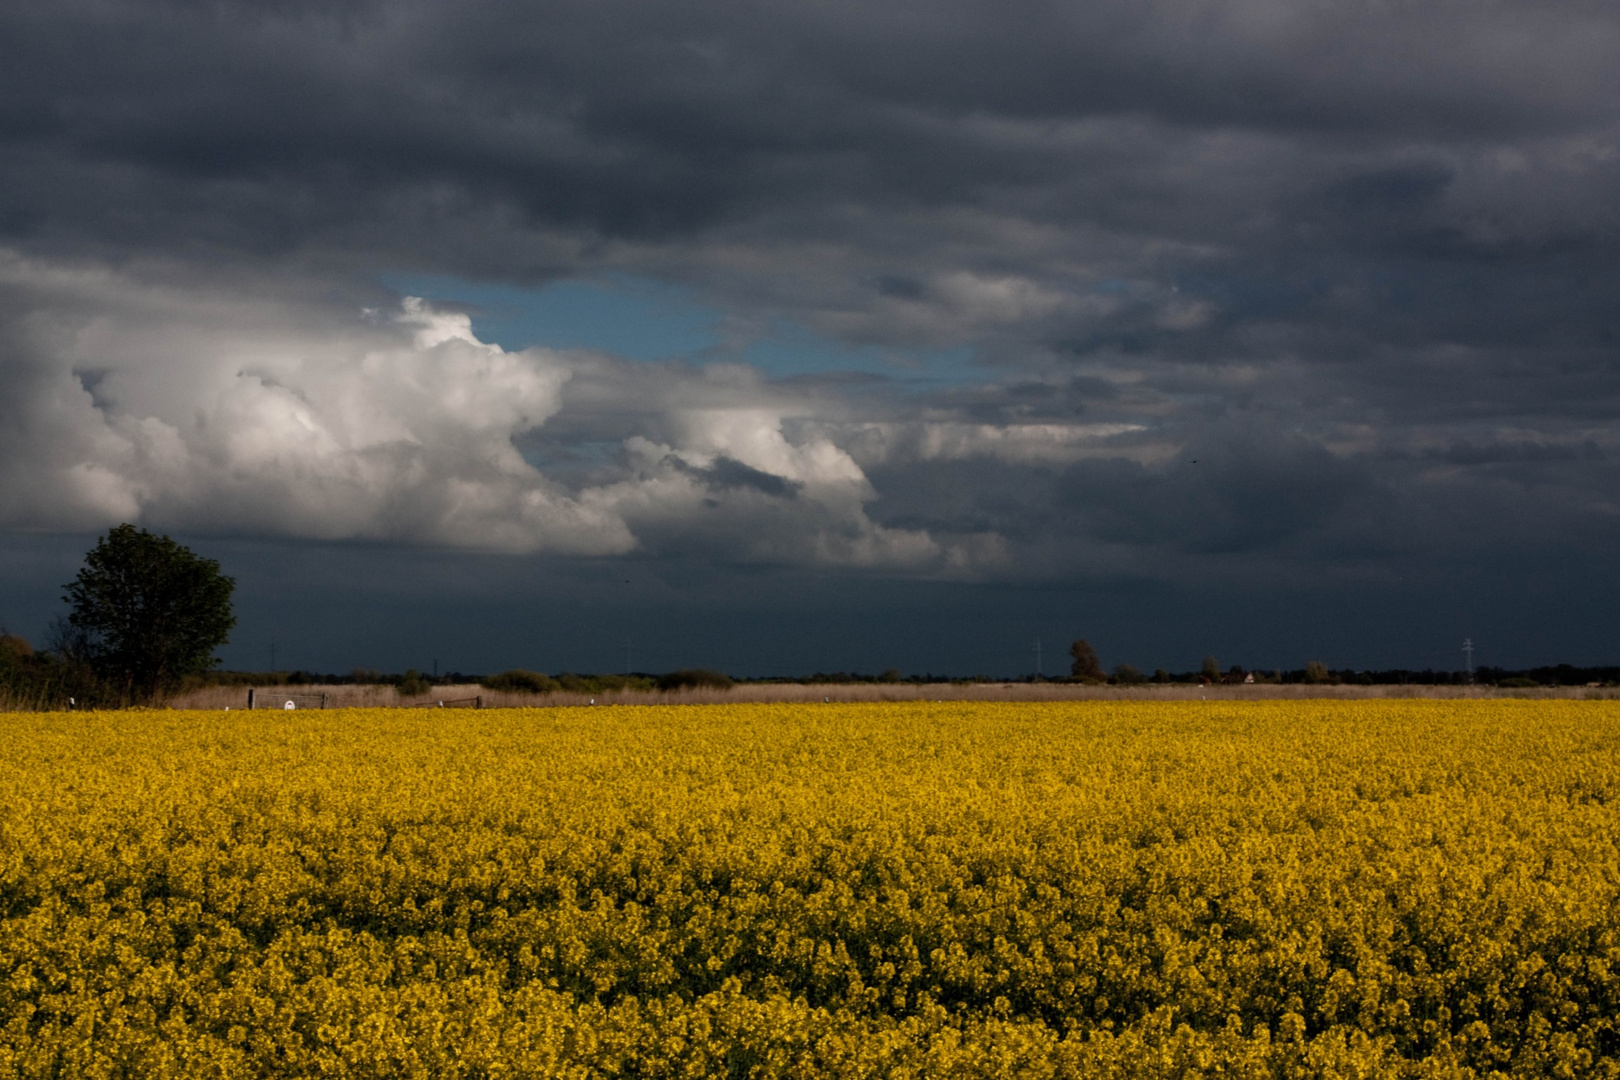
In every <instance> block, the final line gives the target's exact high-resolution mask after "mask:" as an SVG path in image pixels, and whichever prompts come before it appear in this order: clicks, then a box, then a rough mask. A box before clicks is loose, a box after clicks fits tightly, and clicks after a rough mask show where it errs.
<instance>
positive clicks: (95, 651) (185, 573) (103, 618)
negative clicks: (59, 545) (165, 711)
mask: <svg viewBox="0 0 1620 1080" xmlns="http://www.w3.org/2000/svg"><path fill="white" fill-rule="evenodd" d="M235 588H236V582H235V581H234V580H233V579H231V578H228V577H226V576H224V575H223V574H221V573H220V572H219V563H217V562H215V561H214V560H213V559H205V558H202V557H201V556H199V555H197V554H195V553H193V552H192V551H191V550H189V549H188V548H185V547H182V546H181V545H179V544H177V543H175V542H174V541H173V540H171V539H169V538H168V537H167V536H156V535H154V534H152V533H149V532H147V531H146V530H145V529H137V528H136V527H135V526H133V525H127V524H126V525H120V526H118V527H117V528H116V529H112V530H111V531H109V532H108V533H107V535H106V536H104V537H102V538H101V540H100V541H99V542H98V543H97V544H96V546H95V547H94V548H92V549H91V551H90V553H89V554H88V555H86V556H85V558H84V568H83V569H82V570H80V571H79V576H78V577H76V578H74V580H73V581H72V582H71V583H70V584H68V585H66V586H64V589H63V591H64V592H65V593H66V594H67V602H68V605H69V607H70V608H71V611H70V612H69V614H68V624H69V626H70V627H71V628H72V629H73V630H74V631H76V632H77V635H78V645H77V647H78V648H79V649H80V650H82V659H83V660H84V661H86V662H87V663H88V664H89V665H90V667H91V669H92V670H94V671H95V673H96V675H97V676H98V677H100V678H101V679H103V680H104V681H105V682H106V683H107V684H108V686H109V688H110V689H111V690H112V691H114V692H115V693H118V694H120V695H121V696H123V697H124V698H126V699H128V700H131V701H149V700H151V699H153V698H156V697H158V696H159V695H161V694H163V693H164V692H165V691H167V690H169V689H172V688H173V687H174V686H175V685H176V684H177V683H179V681H180V680H181V679H182V678H183V677H185V676H187V675H191V674H195V673H198V672H203V671H206V670H208V669H209V668H211V667H213V666H214V664H215V663H216V662H217V661H216V660H215V659H214V650H215V649H216V648H218V647H219V646H220V645H223V644H225V642H226V640H227V639H228V638H229V637H230V632H231V628H232V627H233V626H235V625H236V617H235V616H233V615H232V614H231V592H232V590H234V589H235Z"/></svg>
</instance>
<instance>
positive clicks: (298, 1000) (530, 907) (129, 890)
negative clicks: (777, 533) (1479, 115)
mask: <svg viewBox="0 0 1620 1080" xmlns="http://www.w3.org/2000/svg"><path fill="white" fill-rule="evenodd" d="M0 725H3V726H0V905H3V906H0V1077H7V1076H19V1077H45V1076H75V1077H81V1076H105V1077H111V1076H131V1077H134V1076H140V1077H163V1076H187V1077H190V1076H199V1077H200V1076H310V1075H334V1076H345V1077H385V1076H386V1077H393V1076H422V1077H452V1078H454V1077H494V1076H573V1077H586V1076H622V1075H635V1076H658V1077H677V1076H680V1077H686V1076H691V1077H699V1076H737V1077H747V1076H754V1077H821V1076H829V1077H830V1076H838V1077H857V1076H901V1075H906V1076H917V1077H922V1076H936V1077H964V1076H984V1077H991V1076H996V1077H1001V1076H1007V1077H1013V1076H1016V1077H1051V1076H1064V1077H1119V1078H1122V1080H1123V1078H1127V1077H1130V1078H1135V1077H1190V1076H1206V1075H1207V1076H1241V1077H1256V1078H1259V1077H1301V1078H1303V1077H1318V1076H1343V1077H1352V1076H1357V1077H1384V1076H1389V1077H1397V1076H1400V1077H1405V1076H1411V1077H1441V1076H1446V1077H1461V1076H1470V1075H1477V1076H1486V1075H1490V1074H1492V1073H1501V1074H1511V1075H1535V1076H1558V1075H1562V1076H1583V1077H1584V1076H1616V1075H1620V1064H1617V1063H1620V1026H1617V1020H1616V1018H1617V1017H1620V971H1617V969H1620V801H1617V800H1620V711H1617V710H1616V708H1615V706H1614V705H1612V704H1609V703H1604V702H1590V703H1582V702H1528V701H1526V702H1519V701H1508V702H1491V703H1454V702H1413V701H1405V702H1388V701H1384V702H1302V703H1286V702H1262V703H1247V704H1223V705H1214V704H1209V705H1204V704H1200V703H1189V704H1180V705H1164V704H1142V703H1093V704H1073V703H1069V704H1050V705H1027V704H908V705H892V704H891V705H852V706H798V707H792V706H781V707H778V706H762V705H735V706H723V707H715V706H710V707H670V708H623V709H606V708H596V709H577V710H574V709H551V710H532V711H504V712H494V711H489V712H466V713H457V714H456V715H455V716H454V717H453V718H451V719H447V718H446V717H445V716H444V715H443V714H440V713H424V712H407V711H381V710H379V711H373V712H365V711H333V712H324V713H299V714H297V715H296V716H281V715H274V716H266V715H264V714H246V715H239V714H237V713H231V714H229V715H228V716H225V715H223V714H185V713H165V712H151V713H145V714H138V715H136V716H132V715H131V714H117V715H112V714H106V715H92V716H88V717H86V716H84V715H73V716H64V715H39V714H33V715H11V716H6V717H3V718H0Z"/></svg>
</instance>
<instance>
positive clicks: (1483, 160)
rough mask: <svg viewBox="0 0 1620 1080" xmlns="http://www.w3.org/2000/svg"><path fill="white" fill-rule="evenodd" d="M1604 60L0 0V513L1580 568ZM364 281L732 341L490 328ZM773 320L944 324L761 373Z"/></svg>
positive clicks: (1618, 125) (1354, 47) (68, 521)
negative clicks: (449, 280)
mask: <svg viewBox="0 0 1620 1080" xmlns="http://www.w3.org/2000/svg"><path fill="white" fill-rule="evenodd" d="M1617 70H1620V15H1617V14H1616V12H1615V10H1614V8H1613V5H1611V4H1607V3H1597V2H1591V3H1579V2H1571V3H1550V4H1549V3H1531V2H1528V0H1504V2H1487V3H1475V4H1466V5H1465V4H1454V3H1435V4H1426V5H1388V4H1373V3H1362V2H1350V0H1338V2H1330V3H1323V4H1314V5H1300V4H1291V3H1283V2H1279V0H1228V2H1214V0H1156V2H1147V3H1142V2H1125V0H1106V2H1098V3H1088V4H1078V5H1077V4H1072V3H1057V2H1022V3H1018V4H1014V5H1007V4H1004V3H1003V4H989V3H985V2H982V0H973V2H969V0H948V2H944V3H930V4H926V5H924V4H919V3H910V2H906V3H894V4H883V5H877V6H873V5H870V4H854V3H830V4H817V5H802V4H772V3H741V2H728V3H716V4H690V3H669V2H659V3H652V2H647V0H606V2H593V3H585V2H553V3H540V4H522V5H517V4H509V3H494V2H470V3H457V4H450V3H444V2H420V0H419V2H407V3H399V4H373V3H354V4H336V5H334V4H302V3H260V4H250V3H226V2H213V3H193V2H174V3H155V2H154V3H125V4H112V3H104V2H78V0H70V2H66V3H55V4H49V5H47V4H42V3H41V4H25V3H19V4H9V5H4V6H0V249H4V250H3V251H0V255H3V256H4V259H5V261H4V263H3V265H0V271H3V273H0V348H3V349H4V354H3V356H0V424H3V430H0V445H3V446H4V447H5V449H6V460H5V461H4V462H0V483H3V484H4V491H3V494H4V495H5V496H6V499H7V505H6V508H5V511H4V515H5V516H4V521H5V522H6V523H7V525H8V526H9V527H13V528H38V527H51V528H75V529H78V528H88V527H93V526H95V525H96V524H97V523H100V522H103V521H104V520H112V519H114V518H117V517H121V516H125V515H134V516H141V515H145V517H144V519H147V520H152V521H155V522H158V523H160V524H161V523H171V524H175V525H177V526H182V527H187V528H193V529H198V530H202V531H204V532H206V531H207V530H209V529H213V530H215V531H226V532H235V533H236V534H237V535H249V536H251V535H262V534H265V533H274V534H277V535H291V536H306V537H307V536H311V535H314V536H320V537H326V538H333V539H342V538H348V539H351V540H352V539H355V538H361V539H370V540H386V541H389V542H398V543H405V544H421V543H428V544H450V545H472V546H483V547H495V548H498V549H504V550H515V551H553V552H564V553H571V554H574V555H587V556H607V555H613V554H615V553H618V554H619V555H621V556H623V555H624V553H627V552H635V553H636V556H635V557H648V558H653V557H658V556H661V555H662V556H673V555H679V556H681V557H683V558H687V559H690V560H693V561H694V564H696V563H698V562H701V561H702V560H703V559H704V558H705V557H707V558H711V559H713V560H716V561H717V562H718V563H723V564H726V565H734V564H742V565H749V566H760V565H770V566H781V565H811V566H822V567H827V566H836V567H840V568H842V569H843V570H845V571H848V572H850V573H854V572H856V571H857V570H859V571H860V572H868V571H871V572H878V571H884V570H887V571H893V572H903V573H915V574H921V575H925V576H932V577H936V578H937V577H952V576H959V577H966V578H970V579H974V580H979V581H985V580H997V579H1008V578H1011V579H1018V578H1041V577H1043V576H1044V577H1046V578H1067V579H1070V580H1083V579H1088V578H1098V579H1110V580H1112V579H1115V578H1119V577H1120V576H1122V575H1123V576H1127V577H1133V578H1135V579H1146V578H1155V577H1158V578H1163V579H1167V580H1174V581H1181V582H1186V581H1191V580H1198V581H1211V580H1219V579H1221V576H1222V575H1227V576H1228V577H1229V578H1231V580H1240V579H1241V580H1245V581H1247V580H1252V578H1253V576H1254V575H1256V574H1263V573H1272V574H1274V575H1278V576H1279V577H1287V578H1288V579H1289V580H1291V581H1296V582H1298V581H1309V580H1312V579H1313V576H1319V575H1325V579H1330V580H1337V578H1336V575H1340V576H1348V578H1356V576H1357V575H1361V577H1362V578H1365V577H1367V576H1368V575H1373V576H1376V575H1380V574H1381V575H1384V577H1385V578H1386V579H1388V580H1395V579H1397V578H1400V577H1401V576H1402V575H1412V574H1428V575H1429V576H1430V577H1431V579H1432V578H1434V577H1436V576H1438V577H1444V576H1445V575H1446V574H1448V573H1451V572H1452V571H1455V573H1456V574H1461V575H1463V576H1466V575H1467V574H1469V573H1475V572H1478V573H1486V572H1487V570H1486V568H1495V569H1494V570H1491V571H1490V572H1493V573H1498V572H1500V571H1501V568H1502V567H1504V566H1508V565H1518V566H1521V567H1531V566H1534V567H1536V568H1538V570H1537V572H1543V571H1545V572H1547V573H1551V574H1553V575H1554V577H1556V576H1557V574H1558V573H1559V572H1560V571H1559V570H1558V569H1557V568H1558V567H1559V566H1565V567H1567V568H1569V569H1568V573H1569V574H1570V575H1571V576H1570V577H1569V579H1568V587H1569V588H1571V589H1573V588H1577V587H1579V585H1578V584H1577V576H1578V575H1587V576H1589V575H1590V573H1591V570H1590V567H1591V566H1593V565H1594V563H1593V562H1592V561H1591V560H1593V559H1596V558H1597V557H1598V553H1600V552H1602V551H1604V550H1605V549H1606V547H1612V544H1613V542H1614V540H1615V539H1617V538H1620V536H1617V528H1620V489H1617V484H1620V474H1617V472H1616V467H1615V464H1614V463H1615V462H1616V461H1617V460H1620V458H1617V455H1620V426H1617V422H1616V417H1617V416H1620V79H1617V78H1616V76H1615V74H1614V73H1615V72H1616V71H1617ZM402 271H418V272H425V273H431V274H450V275H462V276H465V277H468V278H475V279H479V280H485V281H504V282H512V283H527V284H535V283H541V282H544V281H547V280H551V279H556V278H568V277H576V278H577V277H582V276H588V275H592V274H600V273H628V274H632V275H643V276H648V277H653V278H657V279H660V280H663V281H667V282H675V283H679V284H681V285H683V286H685V287H687V288H688V289H690V290H691V291H692V295H694V296H697V297H699V298H701V300H702V301H703V303H704V304H706V305H708V306H709V307H712V308H713V309H715V310H718V311H722V312H724V313H725V322H724V326H723V327H721V329H720V337H721V338H723V339H724V340H723V343H722V344H721V345H720V346H717V347H716V348H715V349H713V350H711V351H710V353H709V354H707V355H705V356H702V357H695V358H689V360H688V362H685V363H676V362H671V363H666V364H644V365H635V364H630V363H628V362H625V361H622V360H619V359H615V358H613V357H607V356H602V355H596V354H587V353H574V354H562V353H555V352H550V351H547V350H544V349H540V350H531V351H529V352H526V353H522V354H502V353H500V351H499V350H495V349H491V348H489V347H488V344H487V342H482V341H479V340H478V339H477V338H476V337H474V336H473V335H472V333H471V331H470V330H469V329H467V327H466V326H465V324H464V323H455V322H454V320H453V319H450V320H449V321H446V320H447V319H449V317H448V316H447V315H445V314H444V312H443V309H440V313H439V314H437V315H435V314H434V309H433V308H432V306H431V304H430V305H429V306H428V307H426V308H419V309H412V310H411V311H403V310H402V309H400V308H399V307H398V303H399V298H398V297H396V296H394V295H392V294H391V293H390V291H389V290H387V289H385V288H383V287H382V286H380V285H379V284H378V280H379V276H380V275H381V274H384V273H387V272H402ZM429 299H430V300H431V298H429ZM361 307H367V308H372V309H375V311H374V312H373V314H372V316H371V317H370V321H369V322H366V323H365V324H364V325H359V324H358V323H357V322H356V320H354V319H353V318H351V316H352V315H353V313H354V312H355V311H356V310H357V309H359V308H361ZM378 312H380V314H378ZM413 320H414V321H413ZM778 320H787V321H789V322H790V323H792V324H793V325H795V326H798V327H802V328H806V329H807V330H808V331H811V332H814V333H815V334H819V335H821V337H822V338H825V339H828V340H831V341H833V342H836V343H838V344H840V345H843V346H874V347H877V348H880V349H884V350H893V351H896V353H897V355H898V354H900V353H904V352H905V350H920V349H943V350H952V349H955V350H963V351H966V352H968V353H971V355H972V357H973V358H974V359H975V360H976V361H977V362H978V367H977V368H975V369H974V372H973V373H972V375H971V376H962V375H960V374H957V375H953V376H951V377H950V378H948V379H942V380H941V381H937V382H934V383H927V382H924V381H921V380H918V379H912V378H908V377H907V375H908V373H907V372H906V371H905V370H902V369H901V368H899V367H897V369H896V371H895V373H894V374H893V375H892V376H891V377H874V376H863V377H861V379H859V380H855V379H851V378H847V377H845V378H840V377H833V376H816V377H809V376H801V377H798V378H781V379H772V378H769V377H766V376H765V375H764V374H762V373H761V372H759V371H757V370H752V369H749V368H748V367H747V365H745V364H742V363H740V362H739V358H740V357H741V356H742V355H743V352H742V350H743V349H744V348H745V347H746V345H747V343H748V342H749V341H750V340H753V339H754V338H757V337H759V336H760V335H761V334H762V333H763V331H762V330H761V328H766V327H770V326H771V325H773V324H774V323H775V322H776V321H778ZM456 327H460V329H456ZM413 334H414V335H415V336H414V337H413V336H412V335H413ZM424 335H426V336H424ZM445 335H448V336H445ZM452 355H453V357H454V358H456V359H455V363H457V364H461V365H462V367H461V368H456V369H455V370H460V371H463V372H464V373H466V372H476V373H479V374H478V375H477V378H479V379H482V380H483V381H482V382H479V383H477V386H478V387H479V389H478V391H477V392H474V393H470V394H469V395H467V396H466V397H465V398H464V399H457V404H456V405H455V407H454V408H451V407H450V406H448V405H446V402H447V401H449V400H450V398H451V397H452V396H453V395H450V388H449V386H448V384H445V385H440V384H439V383H435V382H434V381H433V380H434V378H436V377H438V376H442V375H443V373H444V372H446V371H449V370H451V368H452V367H453V365H451V364H450V361H449V360H447V359H445V358H446V357H450V356H452ZM445 365H450V366H448V367H447V366H445ZM435 373H437V375H436V374H435ZM467 378H469V379H471V378H473V376H472V375H467ZM519 452H521V453H519ZM278 499H279V500H283V501H286V500H292V501H294V502H297V504H298V505H297V507H296V508H295V510H294V511H291V512H288V513H286V514H284V515H282V516H281V517H276V516H275V515H271V514H270V512H269V511H268V510H267V509H266V508H267V507H272V506H276V505H279V504H278V503H277V500H278ZM514 507H518V508H520V509H513V508H514ZM625 557H628V556H625ZM1470 568H1472V569H1470ZM1549 568H1550V569H1549ZM1358 580H1359V579H1358Z"/></svg>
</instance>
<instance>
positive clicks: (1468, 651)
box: [1463, 638, 1474, 686]
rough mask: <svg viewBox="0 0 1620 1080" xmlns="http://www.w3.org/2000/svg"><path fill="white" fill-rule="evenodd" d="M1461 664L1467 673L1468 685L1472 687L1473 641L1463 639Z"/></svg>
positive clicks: (1471, 639)
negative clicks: (1463, 664) (1464, 666)
mask: <svg viewBox="0 0 1620 1080" xmlns="http://www.w3.org/2000/svg"><path fill="white" fill-rule="evenodd" d="M1463 662H1464V663H1465V665H1466V670H1467V672H1468V685H1469V686H1473V685H1474V639H1473V638H1463Z"/></svg>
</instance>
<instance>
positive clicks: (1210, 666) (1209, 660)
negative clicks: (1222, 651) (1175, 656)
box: [1199, 656, 1221, 683]
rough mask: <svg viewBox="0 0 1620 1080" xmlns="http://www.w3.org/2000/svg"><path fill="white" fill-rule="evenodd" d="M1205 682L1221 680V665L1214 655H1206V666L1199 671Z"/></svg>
mask: <svg viewBox="0 0 1620 1080" xmlns="http://www.w3.org/2000/svg"><path fill="white" fill-rule="evenodd" d="M1199 673H1200V674H1201V675H1202V676H1203V679H1204V681H1205V682H1210V683H1218V682H1220V681H1221V665H1220V662H1219V661H1217V660H1216V659H1215V658H1214V657H1213V656H1206V657H1204V666H1203V668H1202V669H1200V672H1199Z"/></svg>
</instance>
